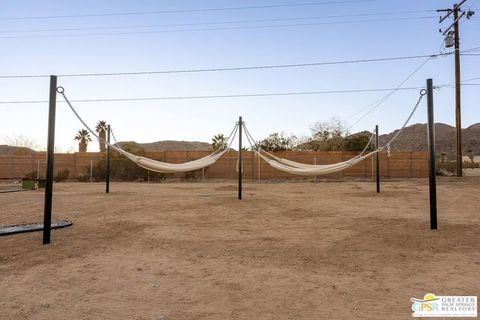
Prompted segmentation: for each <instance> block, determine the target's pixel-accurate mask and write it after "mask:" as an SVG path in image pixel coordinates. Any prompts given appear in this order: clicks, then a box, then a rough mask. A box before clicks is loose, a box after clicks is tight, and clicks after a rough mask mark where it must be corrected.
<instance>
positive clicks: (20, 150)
mask: <svg viewBox="0 0 480 320" xmlns="http://www.w3.org/2000/svg"><path fill="white" fill-rule="evenodd" d="M32 153H35V150H32V149H29V148H25V147H12V146H7V145H6V144H2V145H0V154H1V155H10V154H16V155H26V154H32Z"/></svg>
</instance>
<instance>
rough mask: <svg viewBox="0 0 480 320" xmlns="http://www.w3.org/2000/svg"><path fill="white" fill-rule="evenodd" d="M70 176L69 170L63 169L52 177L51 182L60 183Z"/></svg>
mask: <svg viewBox="0 0 480 320" xmlns="http://www.w3.org/2000/svg"><path fill="white" fill-rule="evenodd" d="M69 175H70V170H68V169H64V170H61V171H59V172H57V174H56V175H55V176H54V177H53V181H55V182H62V181H65V180H67V179H68V176H69Z"/></svg>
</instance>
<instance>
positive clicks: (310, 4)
mask: <svg viewBox="0 0 480 320" xmlns="http://www.w3.org/2000/svg"><path fill="white" fill-rule="evenodd" d="M375 1H376V0H350V1H317V2H304V3H296V4H272V5H257V6H242V7H222V8H200V9H184V10H163V11H137V12H120V13H95V14H76V15H56V16H24V17H4V18H0V20H39V19H64V18H91V17H109V16H133V15H155V14H172V13H194V12H215V11H237V10H252V9H273V8H292V7H313V6H322V5H332V4H351V3H362V2H375Z"/></svg>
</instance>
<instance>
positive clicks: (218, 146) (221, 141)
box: [212, 133, 228, 151]
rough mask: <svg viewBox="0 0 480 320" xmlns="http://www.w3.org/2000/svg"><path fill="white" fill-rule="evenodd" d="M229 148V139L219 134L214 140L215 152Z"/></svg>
mask: <svg viewBox="0 0 480 320" xmlns="http://www.w3.org/2000/svg"><path fill="white" fill-rule="evenodd" d="M227 148H228V144H227V138H226V137H225V135H224V134H223V133H220V134H217V135H216V136H214V137H213V138H212V149H213V151H220V150H225V149H227Z"/></svg>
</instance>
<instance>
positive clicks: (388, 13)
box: [0, 10, 435, 34]
mask: <svg viewBox="0 0 480 320" xmlns="http://www.w3.org/2000/svg"><path fill="white" fill-rule="evenodd" d="M432 11H433V10H432ZM412 13H418V11H389V12H378V13H361V14H343V15H325V16H308V17H294V18H276V19H252V20H228V21H206V22H192V23H170V24H148V25H130V26H127V25H125V26H104V27H75V28H48V29H27V30H25V29H23V30H5V31H0V33H2V34H8V33H28V32H54V31H55V32H59V31H82V30H115V29H139V28H159V27H185V26H199V25H222V24H236V23H259V22H278V21H301V20H315V19H332V18H352V17H366V16H370V17H371V16H389V15H403V14H412ZM398 18H401V17H397V18H391V19H389V20H392V19H393V20H395V19H398ZM403 18H409V19H428V18H435V16H428V17H403ZM334 23H343V22H334Z"/></svg>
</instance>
